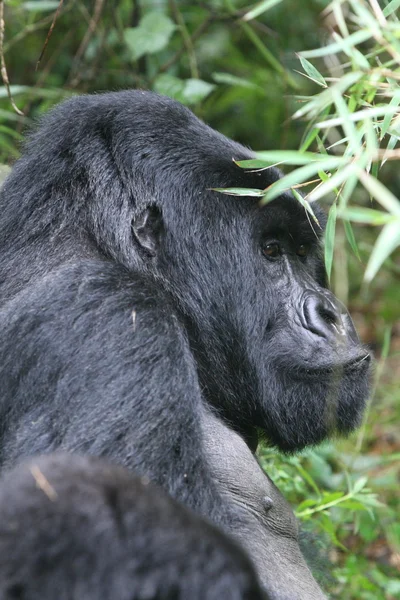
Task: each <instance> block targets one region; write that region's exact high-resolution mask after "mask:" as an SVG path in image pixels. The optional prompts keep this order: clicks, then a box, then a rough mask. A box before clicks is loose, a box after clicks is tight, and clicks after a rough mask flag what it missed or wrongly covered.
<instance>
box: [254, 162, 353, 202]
mask: <svg viewBox="0 0 400 600" xmlns="http://www.w3.org/2000/svg"><path fill="white" fill-rule="evenodd" d="M341 163H342V159H341V158H340V157H339V158H336V157H329V158H326V157H325V160H321V161H315V162H313V163H311V164H306V165H304V166H303V167H300V168H299V169H296V170H295V171H292V172H291V173H288V174H287V175H285V176H284V177H282V178H281V179H278V180H277V181H275V182H274V183H273V184H272V185H270V186H269V187H268V188H267V191H266V195H265V199H266V200H267V201H269V200H273V199H274V198H277V197H278V196H279V195H280V194H282V193H283V192H285V191H287V190H288V189H290V188H292V187H294V186H295V185H297V184H299V183H303V182H305V181H308V180H309V179H311V178H312V177H313V176H315V174H316V173H318V171H320V170H324V171H330V170H331V169H335V168H336V167H337V166H338V165H340V164H341Z"/></svg>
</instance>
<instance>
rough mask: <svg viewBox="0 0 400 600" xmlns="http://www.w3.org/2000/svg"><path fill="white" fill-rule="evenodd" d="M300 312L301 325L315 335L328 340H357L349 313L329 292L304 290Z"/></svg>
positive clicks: (355, 341) (356, 341)
mask: <svg viewBox="0 0 400 600" xmlns="http://www.w3.org/2000/svg"><path fill="white" fill-rule="evenodd" d="M301 312H302V315H301V316H302V322H303V327H305V328H306V329H308V330H309V331H311V332H312V333H314V334H315V335H318V336H320V337H324V338H326V339H328V340H329V339H331V338H332V337H334V338H335V339H336V341H338V339H339V341H340V339H342V340H343V341H345V339H350V340H352V341H353V342H354V343H358V342H359V339H358V335H357V333H356V330H355V328H354V325H353V322H352V320H351V318H350V315H349V314H348V312H347V310H346V308H345V307H344V305H343V304H341V302H339V300H337V298H335V297H334V296H333V294H331V292H329V291H327V290H326V291H325V292H324V293H323V294H322V293H320V292H317V291H308V292H306V293H305V294H304V296H303V302H302V311H301Z"/></svg>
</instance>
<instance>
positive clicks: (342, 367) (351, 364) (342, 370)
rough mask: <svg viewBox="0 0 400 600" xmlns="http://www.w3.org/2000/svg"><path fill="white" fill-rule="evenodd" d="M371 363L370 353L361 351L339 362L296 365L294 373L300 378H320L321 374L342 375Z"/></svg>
mask: <svg viewBox="0 0 400 600" xmlns="http://www.w3.org/2000/svg"><path fill="white" fill-rule="evenodd" d="M370 363H371V354H370V353H369V352H365V353H363V354H362V355H361V356H357V357H356V358H352V359H350V360H348V361H345V362H341V363H330V364H327V365H323V366H316V367H311V368H310V367H303V366H298V367H297V369H296V373H297V374H298V375H300V376H301V377H302V378H303V377H305V378H307V379H310V378H311V379H314V378H315V379H320V378H321V376H327V375H330V376H333V377H342V376H344V375H348V374H352V373H354V372H355V371H363V370H366V369H368V368H369V365H370Z"/></svg>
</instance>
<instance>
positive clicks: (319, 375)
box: [161, 152, 370, 451]
mask: <svg viewBox="0 0 400 600" xmlns="http://www.w3.org/2000/svg"><path fill="white" fill-rule="evenodd" d="M226 154H227V156H229V154H228V152H226ZM236 156H237V155H236ZM236 156H235V158H236ZM226 167H227V168H226V171H227V172H228V171H229V170H230V172H231V173H232V175H234V174H236V173H234V169H233V168H232V167H230V166H229V165H228V163H227V166H226ZM271 175H272V177H274V178H275V177H276V176H277V174H276V173H268V171H267V172H265V173H264V174H263V175H262V178H263V180H262V181H258V182H257V183H258V187H266V186H267V185H269V184H270V183H271ZM239 177H240V178H241V179H244V178H245V177H247V178H248V181H247V186H248V187H255V185H254V184H255V183H256V182H255V181H254V179H255V178H256V176H255V175H254V174H239ZM239 177H238V176H236V177H232V178H231V179H230V180H229V186H233V187H235V186H238V187H239V185H240V187H241V186H242V182H240V183H238V179H239ZM214 185H215V184H214ZM225 185H226V184H225ZM204 195H205V198H204V200H203V202H202V203H201V208H200V209H198V210H196V209H195V208H194V207H193V208H189V210H192V211H193V212H196V222H197V223H198V222H199V221H200V222H201V223H202V225H201V227H200V231H201V232H202V233H201V235H196V231H195V230H193V229H192V228H191V227H188V226H187V223H184V222H181V223H180V224H179V225H178V226H177V227H176V229H175V230H174V231H173V232H171V233H170V230H169V229H168V224H166V233H165V238H166V239H165V251H164V252H162V253H161V254H162V255H163V256H164V257H166V256H167V257H168V259H167V261H166V262H163V263H162V265H161V269H162V273H163V279H164V281H167V282H168V283H169V287H170V289H171V291H172V293H173V294H174V295H176V296H177V297H178V299H179V302H180V305H181V306H182V313H183V315H184V317H186V320H187V329H188V332H189V336H190V340H191V347H192V350H193V353H194V355H195V356H196V360H197V364H198V368H199V373H200V378H201V384H202V387H203V389H204V390H205V393H206V395H207V397H208V399H209V401H210V402H211V403H212V404H213V405H214V406H216V407H217V408H219V409H221V407H222V409H223V412H224V413H225V415H226V417H227V418H228V419H229V420H230V421H231V422H237V416H238V414H239V415H240V419H239V421H240V423H241V424H242V427H241V431H242V433H244V434H246V430H247V426H248V430H250V429H251V428H252V427H254V426H256V427H259V428H261V429H262V430H263V431H264V432H265V433H266V436H267V437H268V439H269V441H270V442H271V443H272V444H274V445H276V446H278V447H279V448H280V449H282V450H285V451H294V450H298V449H301V448H303V447H304V446H306V445H308V444H316V443H319V442H321V441H322V440H323V439H325V438H326V437H327V436H331V435H334V434H335V433H339V434H347V433H349V432H351V431H352V430H353V429H354V428H355V427H356V426H357V425H358V424H359V422H360V419H361V416H362V412H363V409H364V406H365V402H366V399H367V397H368V390H369V368H370V355H369V353H368V351H367V350H366V349H365V348H364V347H363V346H362V345H361V344H360V342H359V339H358V336H357V334H356V331H355V329H354V326H353V323H352V320H351V318H350V316H349V314H348V312H347V311H346V309H345V307H344V306H343V305H342V304H341V303H340V302H339V301H338V300H337V299H336V298H335V297H334V295H333V294H332V293H331V292H330V291H329V290H328V289H327V288H326V285H325V271H324V266H323V261H322V258H321V247H320V240H319V236H320V234H321V233H322V231H321V230H320V231H319V232H317V233H316V232H315V231H314V229H315V227H314V229H313V228H312V227H311V225H310V223H309V221H308V220H307V216H306V214H305V212H304V210H303V208H302V207H301V205H300V204H299V203H298V202H297V201H296V200H295V199H294V198H291V197H290V196H289V195H287V196H283V197H281V198H279V199H278V200H276V201H275V202H273V203H271V204H270V205H267V206H265V207H260V206H258V205H257V204H255V203H254V202H253V201H251V200H250V199H246V198H244V199H243V198H239V199H233V198H230V197H229V198H221V197H220V196H218V195H217V194H216V193H213V192H206V191H205V192H204ZM316 210H317V213H318V216H319V218H320V222H322V223H323V221H324V218H323V215H322V214H320V212H321V211H320V210H318V209H316ZM177 232H179V236H178V235H177ZM177 243H178V244H179V245H182V244H185V246H186V248H185V252H184V253H183V254H184V256H185V257H186V261H185V263H179V264H176V262H175V261H174V260H173V256H174V255H176V250H175V249H174V250H172V251H169V248H173V247H174V246H175V244H177ZM243 424H244V426H243ZM248 430H247V431H248Z"/></svg>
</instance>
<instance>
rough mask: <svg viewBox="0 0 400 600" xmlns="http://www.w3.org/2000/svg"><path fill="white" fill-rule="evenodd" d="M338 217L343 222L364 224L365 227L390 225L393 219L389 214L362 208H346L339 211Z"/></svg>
mask: <svg viewBox="0 0 400 600" xmlns="http://www.w3.org/2000/svg"><path fill="white" fill-rule="evenodd" d="M338 217H340V218H341V219H343V220H345V221H353V222H354V223H366V224H367V225H376V226H381V225H385V224H386V223H391V222H392V221H393V219H394V217H392V216H391V215H390V214H388V213H386V212H382V211H380V210H374V209H373V208H364V207H362V206H347V207H346V208H343V209H340V210H339V213H338Z"/></svg>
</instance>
